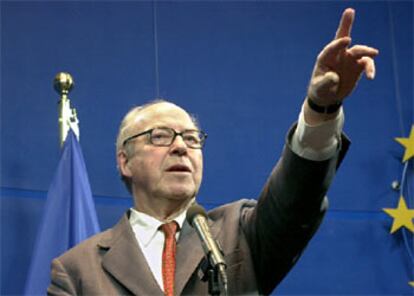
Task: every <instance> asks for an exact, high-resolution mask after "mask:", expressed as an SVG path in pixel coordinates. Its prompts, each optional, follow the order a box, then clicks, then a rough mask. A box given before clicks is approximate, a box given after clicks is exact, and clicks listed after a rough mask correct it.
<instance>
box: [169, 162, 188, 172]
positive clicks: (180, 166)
mask: <svg viewBox="0 0 414 296" xmlns="http://www.w3.org/2000/svg"><path fill="white" fill-rule="evenodd" d="M167 172H178V173H191V169H190V168H189V167H188V166H186V165H183V164H175V165H172V166H170V167H169V168H168V169H167Z"/></svg>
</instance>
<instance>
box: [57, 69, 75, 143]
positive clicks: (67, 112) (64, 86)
mask: <svg viewBox="0 0 414 296" xmlns="http://www.w3.org/2000/svg"><path fill="white" fill-rule="evenodd" d="M53 85H54V88H55V90H56V92H57V93H58V94H59V95H60V100H59V134H60V146H61V147H63V143H64V142H65V140H66V137H67V135H68V132H69V129H70V128H72V130H73V132H74V134H75V135H76V137H77V138H78V140H79V125H78V123H79V120H78V117H77V114H76V109H75V108H71V107H70V100H69V97H68V95H69V92H70V91H71V90H72V89H73V87H74V85H75V84H74V81H73V78H72V76H71V75H70V74H69V73H65V72H60V73H58V74H57V75H56V76H55V79H54V82H53Z"/></svg>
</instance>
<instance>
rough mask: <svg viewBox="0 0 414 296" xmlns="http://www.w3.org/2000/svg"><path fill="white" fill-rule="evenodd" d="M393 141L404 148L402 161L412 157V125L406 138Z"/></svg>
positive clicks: (413, 134) (413, 127) (413, 153)
mask: <svg viewBox="0 0 414 296" xmlns="http://www.w3.org/2000/svg"><path fill="white" fill-rule="evenodd" d="M395 141H397V142H398V143H400V144H401V145H403V146H404V147H405V152H404V156H403V161H402V162H406V161H407V160H409V159H410V158H411V157H413V156H414V125H413V126H411V132H410V136H409V137H408V138H395Z"/></svg>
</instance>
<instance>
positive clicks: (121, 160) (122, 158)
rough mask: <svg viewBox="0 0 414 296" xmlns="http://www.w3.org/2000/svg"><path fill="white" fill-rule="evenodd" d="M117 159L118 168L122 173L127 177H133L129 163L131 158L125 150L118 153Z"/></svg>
mask: <svg viewBox="0 0 414 296" xmlns="http://www.w3.org/2000/svg"><path fill="white" fill-rule="evenodd" d="M116 160H117V163H118V170H119V172H120V174H121V175H122V176H125V177H131V176H132V173H131V170H130V169H129V164H128V161H129V159H128V156H127V155H126V153H125V151H122V150H121V151H119V152H118V154H117V157H116Z"/></svg>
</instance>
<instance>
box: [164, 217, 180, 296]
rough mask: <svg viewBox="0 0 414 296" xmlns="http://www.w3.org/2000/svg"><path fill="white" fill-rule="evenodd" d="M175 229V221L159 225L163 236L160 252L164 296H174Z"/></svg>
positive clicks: (176, 226)
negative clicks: (162, 246)
mask: <svg viewBox="0 0 414 296" xmlns="http://www.w3.org/2000/svg"><path fill="white" fill-rule="evenodd" d="M177 228H178V225H177V222H175V221H172V222H169V223H167V224H163V225H161V230H162V231H163V232H164V235H165V241H164V250H163V252H162V281H163V283H164V293H165V295H166V296H174V274H175V248H176V245H177V242H176V240H175V234H176V232H177Z"/></svg>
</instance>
